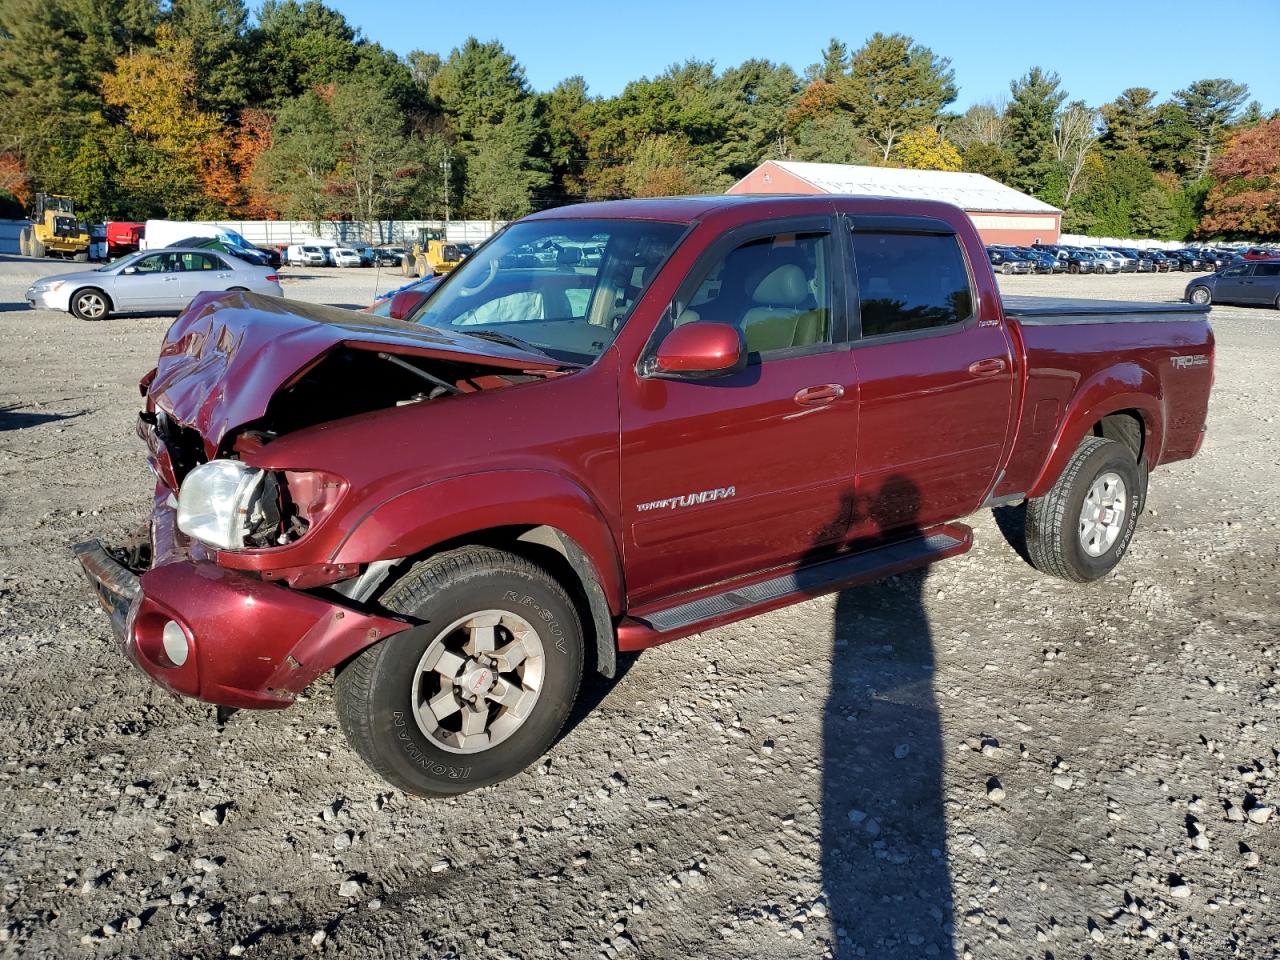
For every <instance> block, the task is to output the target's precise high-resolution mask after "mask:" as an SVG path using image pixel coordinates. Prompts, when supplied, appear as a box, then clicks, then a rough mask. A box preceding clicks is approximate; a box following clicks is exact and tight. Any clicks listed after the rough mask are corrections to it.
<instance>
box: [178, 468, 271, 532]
mask: <svg viewBox="0 0 1280 960" xmlns="http://www.w3.org/2000/svg"><path fill="white" fill-rule="evenodd" d="M265 475H266V471H264V470H255V469H253V468H251V467H247V466H245V465H244V464H243V463H241V462H240V461H239V460H210V461H209V462H208V463H204V464H201V465H200V466H198V467H196V468H195V469H193V470H192V471H191V472H190V473H188V474H187V476H186V478H185V479H184V480H183V481H182V488H181V489H180V490H179V492H178V529H179V530H181V531H182V532H183V533H185V534H186V535H187V536H189V537H194V538H195V539H197V540H200V541H202V542H204V543H207V544H209V545H210V546H213V547H218V548H220V549H222V550H238V549H241V548H242V547H244V545H245V536H246V534H247V533H248V531H249V529H250V527H251V525H252V523H253V514H254V511H255V508H257V507H258V500H259V499H260V496H261V492H262V481H263V478H264V477H265Z"/></svg>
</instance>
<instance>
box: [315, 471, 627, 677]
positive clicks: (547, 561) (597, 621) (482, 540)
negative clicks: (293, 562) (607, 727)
mask: <svg viewBox="0 0 1280 960" xmlns="http://www.w3.org/2000/svg"><path fill="white" fill-rule="evenodd" d="M441 502H444V503H448V504H450V510H449V511H447V512H446V513H445V514H443V515H442V514H441V511H440V508H439V504H440V503H441ZM464 544H478V545H486V546H493V547H497V548H499V549H504V550H509V551H511V552H513V553H517V554H520V555H522V556H525V557H526V558H528V559H530V560H532V561H534V562H536V563H539V564H540V565H541V566H543V567H545V568H547V569H548V571H549V572H550V573H551V574H552V575H553V576H555V577H556V579H557V580H559V581H560V582H561V584H562V585H563V586H564V587H565V589H567V590H569V592H570V594H571V595H572V596H573V598H574V601H575V603H576V604H577V605H578V607H579V614H580V616H581V617H582V619H583V626H584V628H586V629H587V630H588V631H589V632H590V634H591V636H589V637H587V638H586V639H587V643H588V646H589V647H594V649H595V652H596V661H597V668H598V669H599V671H600V672H601V673H603V674H605V676H609V677H612V676H614V674H615V672H616V669H617V640H616V636H615V633H614V619H615V617H617V616H620V615H621V614H622V612H623V608H624V605H625V589H624V583H623V573H622V565H621V562H620V555H619V552H618V549H617V546H616V541H615V539H614V535H613V532H612V531H611V529H610V527H609V524H608V523H607V521H606V520H605V518H604V515H603V513H602V512H601V511H600V509H599V508H598V507H597V506H596V504H595V503H594V501H593V500H592V499H591V498H590V497H589V496H588V494H587V493H586V492H585V491H584V490H583V489H582V488H581V487H580V486H578V484H576V483H575V482H573V481H572V480H570V479H569V478H567V477H563V476H560V475H558V474H552V473H549V472H545V471H537V470H529V471H519V472H512V471H495V472H493V473H485V474H475V475H470V476H463V477H456V478H451V479H450V480H447V481H442V482H440V483H436V484H430V485H428V486H425V487H418V488H415V489H413V490H410V491H408V492H406V493H403V494H401V495H400V496H397V497H394V498H392V499H390V500H387V501H385V502H383V503H382V504H381V505H379V506H378V507H377V508H375V509H374V510H372V511H370V512H369V513H368V514H367V515H366V516H365V517H364V518H362V520H361V521H360V522H359V524H358V525H357V526H356V527H355V529H354V530H353V531H352V532H351V533H350V534H349V535H348V537H347V539H346V540H345V541H344V542H343V543H342V544H341V545H340V546H339V547H338V549H337V551H336V552H335V554H334V557H333V561H332V562H335V563H347V564H356V563H359V564H370V563H376V562H378V561H396V566H399V567H400V568H401V569H407V568H408V565H407V564H405V563H402V562H401V561H405V560H407V561H409V564H410V565H411V563H412V562H414V561H416V560H420V559H422V558H424V557H426V556H430V555H431V554H434V553H439V552H440V551H442V550H448V549H452V548H454V547H458V546H462V545H464ZM388 583H389V581H388ZM380 589H381V587H379V590H380Z"/></svg>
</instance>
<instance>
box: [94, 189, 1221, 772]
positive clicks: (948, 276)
mask: <svg viewBox="0 0 1280 960" xmlns="http://www.w3.org/2000/svg"><path fill="white" fill-rule="evenodd" d="M392 315H393V316H401V317H405V318H406V319H405V320H395V319H390V318H387V319H382V318H375V317H366V316H362V315H357V314H354V313H349V312H347V311H344V310H338V309H333V308H327V307H315V306H307V305H303V304H298V303H295V302H291V301H284V302H281V301H278V300H269V299H262V298H258V297H255V296H253V295H249V294H224V295H210V296H204V297H202V298H200V299H198V300H197V301H196V302H195V303H193V304H192V305H191V306H190V307H189V308H188V309H187V310H186V312H185V313H184V314H183V315H182V316H181V317H180V318H179V319H178V320H177V322H176V323H175V324H174V325H173V327H172V328H171V329H170V331H169V333H168V335H167V337H166V339H165V343H164V346H163V348H162V350H161V355H160V360H159V363H158V365H157V367H156V369H155V370H153V371H152V372H151V373H149V374H148V375H147V376H146V377H144V378H143V381H142V391H143V394H144V396H145V398H146V399H145V409H144V410H143V412H142V413H141V415H140V418H139V421H138V432H139V434H140V435H141V438H142V439H143V441H144V442H145V444H146V446H147V449H148V451H149V459H150V463H151V466H152V468H153V469H154V471H155V473H156V476H157V484H156V490H155V501H154V506H153V513H152V518H151V521H150V524H149V529H148V530H147V531H144V534H143V536H142V537H140V539H139V541H138V545H135V546H133V547H131V548H127V549H121V550H107V549H106V548H104V547H103V546H102V545H101V544H99V543H97V542H96V541H95V542H91V543H88V544H81V545H80V546H78V547H77V548H76V550H77V553H78V554H79V556H80V559H81V561H82V563H83V565H84V568H85V570H86V572H87V573H88V576H89V579H90V581H91V582H92V584H93V585H94V587H95V589H96V590H97V592H98V595H99V596H100V598H101V600H102V603H103V605H104V606H105V607H106V608H107V610H108V611H109V612H110V614H111V619H112V622H113V625H114V628H115V631H116V633H117V635H118V636H119V637H120V638H121V640H122V641H123V644H124V649H125V650H126V652H127V653H128V655H129V656H130V657H131V658H132V659H133V661H134V662H135V663H136V664H137V665H138V666H139V667H141V669H142V670H144V671H145V672H146V673H148V674H149V675H150V676H151V677H152V678H153V679H155V680H156V681H157V682H159V683H160V684H162V685H163V686H165V687H166V688H168V689H169V690H171V691H174V692H175V693H180V694H183V695H186V696H191V697H199V698H201V699H203V700H207V701H210V702H212V703H215V704H220V705H224V706H228V707H257V708H261V707H284V706H287V705H289V704H290V703H291V702H292V701H293V700H294V698H295V697H296V696H297V694H298V693H299V692H300V691H302V690H303V689H304V688H306V686H307V685H308V684H309V683H311V682H312V681H313V680H315V679H316V678H317V677H318V676H320V675H321V674H324V673H326V672H328V671H334V670H336V671H337V680H336V699H337V704H336V706H337V711H338V716H339V718H340V720H341V724H342V727H343V729H344V731H345V732H346V734H347V736H348V738H349V740H350V742H351V743H352V745H353V746H354V747H355V749H356V750H357V751H358V752H359V753H360V755H361V756H362V757H364V759H365V760H366V761H367V762H368V764H369V765H370V766H371V767H372V768H373V769H374V770H375V771H377V772H378V773H379V774H381V775H382V776H383V777H385V778H386V779H387V780H389V781H391V782H393V783H395V784H396V785H398V786H399V787H401V788H403V789H404V790H407V791H411V792H416V793H419V794H426V795H445V794H453V793H459V792H462V791H465V790H469V789H472V788H475V787H478V786H481V785H484V784H490V783H494V782H495V781H498V780H501V779H503V778H506V777H509V776H511V775H512V774H514V773H516V772H517V771H519V770H521V769H522V768H524V767H525V766H527V765H528V764H530V763H531V762H532V761H533V760H534V759H535V758H537V757H538V756H539V755H540V754H541V753H542V752H543V751H544V750H545V749H546V748H547V747H548V746H549V745H550V744H551V742H552V741H553V739H554V738H555V736H556V734H557V732H558V731H559V730H560V728H561V726H562V724H563V723H564V721H565V718H566V717H567V716H568V715H569V711H570V708H571V707H572V705H573V703H574V699H575V696H576V694H577V691H578V686H579V679H580V675H581V673H582V670H583V669H584V665H592V664H593V665H594V666H595V668H596V669H598V670H600V671H601V672H602V673H604V674H605V675H607V676H611V675H613V673H614V670H615V666H616V663H617V657H618V654H619V652H625V651H636V650H641V649H644V648H646V647H650V646H653V645H655V644H659V643H663V642H665V641H668V640H673V639H675V638H677V637H684V636H689V635H692V634H696V633H699V632H701V631H703V630H706V629H708V628H710V627H715V626H719V625H722V624H726V623H730V622H732V621H735V620H741V619H743V618H745V617H749V616H752V615H753V614H756V613H759V612H761V611H765V610H770V609H774V608H777V607H781V606H784V605H787V604H791V603H796V602H798V601H801V600H803V599H806V598H808V597H812V596H815V595H817V594H821V593H825V592H829V591H835V590H839V589H842V588H845V587H848V586H851V585H855V584H860V583H865V582H867V581H870V580H873V579H875V578H878V577H883V576H885V575H887V574H890V573H894V572H898V571H903V570H906V569H908V568H912V567H917V566H920V565H923V564H927V563H930V562H933V561H935V560H940V559H942V558H945V557H950V556H954V555H956V554H961V553H964V552H965V551H966V550H968V549H969V546H970V542H971V532H970V530H969V528H968V527H966V526H965V525H964V524H962V523H960V522H958V521H959V520H960V519H961V518H963V517H965V516H966V515H967V514H970V513H972V512H974V511H976V510H980V509H986V508H989V507H991V506H993V505H997V504H1008V503H1015V502H1021V501H1026V511H1027V515H1026V528H1027V536H1028V541H1029V553H1030V557H1031V560H1032V561H1033V563H1034V564H1035V565H1036V566H1037V567H1039V568H1040V569H1041V570H1043V571H1045V572H1046V573H1049V574H1054V575H1057V576H1061V577H1066V578H1068V579H1071V580H1076V581H1089V580H1094V579H1096V578H1099V577H1102V576H1104V575H1105V574H1106V573H1107V572H1108V571H1110V570H1111V569H1112V568H1113V567H1114V566H1115V565H1116V563H1118V562H1119V560H1120V558H1121V557H1122V556H1123V555H1124V553H1125V550H1126V548H1127V547H1128V545H1129V542H1130V538H1131V537H1132V536H1133V533H1134V528H1135V525H1136V523H1137V521H1138V517H1139V516H1140V515H1141V513H1142V509H1143V502H1144V497H1145V493H1146V486H1147V478H1148V473H1149V471H1151V470H1153V469H1154V468H1156V467H1158V466H1160V465H1161V464H1164V463H1169V462H1171V461H1175V460H1182V459H1185V458H1188V457H1191V456H1193V455H1195V453H1196V451H1197V450H1198V449H1199V448H1200V444H1201V441H1202V439H1203V437H1204V431H1205V415H1206V409H1207V406H1208V400H1209V392H1210V386H1211V383H1212V379H1213V336H1212V332H1211V330H1210V328H1209V324H1208V320H1207V310H1206V308H1203V307H1198V306H1195V305H1191V304H1185V305H1183V304H1167V303H1160V304H1155V303H1153V304H1138V303H1111V302H1097V301H1094V302H1089V301H1079V300H1018V301H1013V302H1007V301H1002V300H1001V297H1000V293H999V291H998V289H997V287H996V284H995V280H994V278H993V276H992V274H991V269H990V266H989V264H988V262H987V256H986V252H985V250H984V249H983V246H982V243H981V241H980V240H979V238H978V235H977V234H976V232H975V231H974V229H973V226H972V225H971V223H970V221H969V219H968V217H967V216H966V215H965V214H964V213H963V212H962V211H960V210H959V209H957V208H955V207H952V206H948V205H945V204H941V203H932V202H924V201H908V200H885V199H867V198H841V197H834V198H833V197H821V198H819V197H787V198H782V197H697V198H682V199H665V200H631V201H620V202H613V203H593V204H585V205H582V206H576V207H569V208H563V209H557V210H551V211H547V212H543V213H539V214H535V215H533V216H531V217H527V218H525V219H524V220H521V221H518V222H516V223H514V224H512V225H510V226H508V227H507V228H506V229H505V230H504V231H503V232H502V233H501V234H500V235H498V236H497V237H495V238H494V239H492V240H491V241H490V242H489V243H488V244H486V245H485V246H484V247H483V248H482V249H480V250H479V251H477V252H476V253H475V255H474V256H472V257H471V258H469V259H467V260H466V261H464V262H463V264H462V265H461V266H460V267H459V268H458V269H457V270H455V271H454V272H453V273H452V274H450V276H449V277H448V278H447V279H446V280H445V281H444V283H443V284H442V285H441V286H440V287H439V288H437V289H436V290H435V291H434V292H432V293H431V295H430V297H429V298H427V297H426V295H425V294H422V293H415V292H413V291H409V292H407V293H404V294H401V295H400V296H399V297H398V298H397V300H396V303H395V305H394V308H393V311H392ZM975 589H977V587H975Z"/></svg>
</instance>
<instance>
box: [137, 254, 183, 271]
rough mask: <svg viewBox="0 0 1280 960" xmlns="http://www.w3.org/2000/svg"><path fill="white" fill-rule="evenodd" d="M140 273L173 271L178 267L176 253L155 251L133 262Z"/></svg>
mask: <svg viewBox="0 0 1280 960" xmlns="http://www.w3.org/2000/svg"><path fill="white" fill-rule="evenodd" d="M133 266H134V267H135V268H136V270H137V272H138V273H172V272H173V271H175V270H177V269H178V255H177V254H176V253H153V254H150V255H149V256H145V257H143V258H142V259H140V260H137V261H136V262H134V263H133Z"/></svg>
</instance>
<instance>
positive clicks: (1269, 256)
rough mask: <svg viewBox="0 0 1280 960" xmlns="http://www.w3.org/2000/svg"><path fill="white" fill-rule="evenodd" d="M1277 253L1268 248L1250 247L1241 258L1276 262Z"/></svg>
mask: <svg viewBox="0 0 1280 960" xmlns="http://www.w3.org/2000/svg"><path fill="white" fill-rule="evenodd" d="M1276 253H1277V251H1275V250H1273V249H1268V248H1267V247H1250V248H1249V249H1248V250H1246V251H1244V253H1242V254H1241V256H1242V257H1243V258H1244V259H1245V260H1274V259H1275V258H1276Z"/></svg>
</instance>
